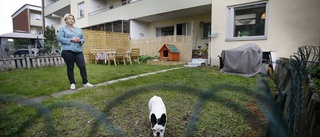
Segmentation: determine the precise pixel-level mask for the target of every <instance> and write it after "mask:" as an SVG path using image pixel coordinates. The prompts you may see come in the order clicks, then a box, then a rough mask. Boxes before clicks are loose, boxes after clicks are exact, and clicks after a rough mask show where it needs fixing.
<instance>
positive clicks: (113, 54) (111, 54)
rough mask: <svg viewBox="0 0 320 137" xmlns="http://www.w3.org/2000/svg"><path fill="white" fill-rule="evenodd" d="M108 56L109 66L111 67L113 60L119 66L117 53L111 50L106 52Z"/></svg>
mask: <svg viewBox="0 0 320 137" xmlns="http://www.w3.org/2000/svg"><path fill="white" fill-rule="evenodd" d="M106 54H107V58H108V65H109V66H110V64H111V60H113V63H114V65H115V66H117V62H116V51H114V50H109V51H107V52H106Z"/></svg>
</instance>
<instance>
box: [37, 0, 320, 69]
mask: <svg viewBox="0 0 320 137" xmlns="http://www.w3.org/2000/svg"><path fill="white" fill-rule="evenodd" d="M42 1H43V7H44V9H43V11H44V12H43V13H44V15H43V16H44V18H45V20H44V22H45V23H44V24H45V26H47V25H53V26H54V27H55V28H56V29H58V28H59V27H61V26H62V25H64V21H63V20H62V18H63V15H64V14H65V13H72V14H73V15H75V17H76V26H78V27H81V28H82V29H90V30H100V31H108V32H121V33H129V34H130V40H131V47H134V46H137V45H140V46H141V45H144V46H145V47H144V48H143V49H146V50H142V54H145V55H151V56H152V55H158V54H159V53H158V51H157V50H156V49H149V48H148V46H150V45H154V44H152V43H153V42H154V41H159V40H165V39H167V38H168V37H170V38H169V39H171V40H172V41H170V42H173V43H174V42H175V41H178V38H179V39H180V40H181V39H184V40H185V41H184V43H183V44H181V43H180V44H181V45H185V46H184V47H183V46H180V47H179V46H178V48H179V50H180V51H182V53H183V54H188V56H185V57H184V60H185V61H190V60H191V58H192V57H193V53H192V51H194V50H197V49H199V48H201V47H204V46H205V45H206V44H208V45H209V48H208V62H209V64H211V65H212V66H219V58H218V56H219V55H220V53H221V52H222V50H225V49H231V48H235V47H238V46H241V45H244V44H246V43H256V44H258V45H259V46H260V47H261V49H262V50H263V51H270V52H272V53H274V54H273V55H274V57H275V58H279V57H287V58H288V57H289V56H290V55H292V54H293V53H294V52H296V51H297V48H298V47H299V46H303V45H318V44H319V38H320V27H319V25H318V24H320V18H319V15H318V13H320V8H319V7H320V2H319V1H318V0H310V1H308V2H303V1H299V0H293V1H292V0H282V1H268V0H228V1H225V0H161V1H159V0H42ZM165 42H167V41H163V42H162V44H159V43H157V46H158V48H159V49H160V47H161V46H162V45H163V43H165ZM137 43H138V44H137ZM160 43H161V42H160ZM156 48H157V47H156ZM184 49H187V50H184Z"/></svg>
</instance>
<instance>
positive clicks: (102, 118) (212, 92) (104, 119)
mask: <svg viewBox="0 0 320 137" xmlns="http://www.w3.org/2000/svg"><path fill="white" fill-rule="evenodd" d="M152 90H170V91H172V90H173V91H177V92H184V93H188V94H192V95H195V96H197V97H199V100H198V101H197V102H196V103H195V104H194V106H193V109H192V112H191V115H190V116H189V118H188V122H187V129H186V131H188V132H187V136H194V134H195V133H196V131H197V126H196V125H197V123H198V121H199V119H200V112H201V110H202V108H203V106H204V105H205V104H206V102H208V101H212V102H216V103H219V104H221V105H225V106H228V107H229V108H231V109H232V110H233V111H235V112H237V113H238V114H241V115H243V117H246V116H245V115H247V114H249V115H252V116H254V115H253V114H251V113H250V111H249V110H247V109H246V108H244V107H243V106H241V105H240V104H239V103H237V102H236V101H233V100H230V99H227V98H222V97H220V96H217V95H216V94H217V93H219V92H222V91H223V90H230V91H234V92H245V93H247V94H250V93H251V94H252V89H248V88H245V87H243V86H235V85H231V84H219V85H212V86H211V87H209V88H208V89H206V90H200V89H197V88H193V87H188V86H185V85H174V84H171V85H168V84H153V85H147V86H145V87H141V88H135V89H131V90H129V91H128V92H126V93H124V94H122V95H120V96H119V97H117V98H115V99H114V100H112V101H111V102H110V103H108V104H106V105H105V108H104V109H103V111H102V112H101V111H99V110H98V109H96V108H95V107H93V106H91V105H89V104H85V103H81V102H76V101H65V102H55V103H52V104H50V106H48V107H46V106H45V105H42V104H40V103H36V102H32V101H30V102H28V103H27V104H26V105H27V106H30V107H33V108H34V109H36V110H37V113H36V114H35V115H33V116H32V117H30V118H29V119H27V120H25V121H24V122H23V123H22V124H21V125H20V126H19V128H18V131H16V132H14V133H12V134H11V135H13V136H20V135H21V133H23V132H24V131H25V130H26V129H28V127H29V126H30V125H31V123H32V121H35V120H36V119H37V118H41V117H42V118H44V120H45V122H46V123H45V124H46V125H45V132H46V134H47V135H50V136H51V135H53V136H54V135H56V134H57V133H56V132H55V129H54V126H53V124H52V122H51V118H50V111H51V110H53V109H57V108H65V107H72V108H76V109H79V110H84V111H86V112H88V113H90V114H91V115H92V116H93V117H95V122H94V124H92V125H91V128H90V129H91V130H90V133H89V135H90V136H96V133H97V129H98V127H99V126H100V125H103V126H105V127H106V128H107V130H108V131H110V132H111V133H112V135H113V136H124V134H123V132H122V131H121V130H119V128H117V127H116V126H115V125H114V124H113V123H112V121H111V120H110V119H108V116H107V115H106V114H107V113H108V112H109V111H110V110H111V109H112V108H113V107H116V106H117V105H120V104H121V103H122V102H123V101H124V100H126V99H128V98H130V97H132V96H135V95H138V94H142V93H145V92H150V91H152ZM22 99H25V98H24V97H18V96H14V95H1V96H0V101H4V102H16V103H17V102H19V101H20V100H22ZM261 122H263V121H261ZM249 124H252V123H249ZM251 126H252V127H254V126H255V125H251Z"/></svg>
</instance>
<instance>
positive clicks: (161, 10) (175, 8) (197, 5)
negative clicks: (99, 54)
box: [88, 0, 212, 26]
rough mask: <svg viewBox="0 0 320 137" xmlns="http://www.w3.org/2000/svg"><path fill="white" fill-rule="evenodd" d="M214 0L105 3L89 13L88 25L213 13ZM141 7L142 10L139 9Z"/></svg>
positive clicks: (142, 0) (139, 0)
mask: <svg viewBox="0 0 320 137" xmlns="http://www.w3.org/2000/svg"><path fill="white" fill-rule="evenodd" d="M211 3H212V0H174V1H172V0H161V1H159V0H135V1H133V2H131V1H130V3H126V4H123V3H121V2H119V3H116V4H112V5H103V6H104V7H105V8H103V9H97V10H96V11H92V12H90V13H89V19H88V25H89V26H91V25H96V24H101V23H102V22H104V23H105V22H112V21H116V20H130V19H136V20H141V21H144V22H155V21H160V20H168V19H174V18H181V17H186V16H194V15H201V14H208V13H211ZM137 9H140V10H137Z"/></svg>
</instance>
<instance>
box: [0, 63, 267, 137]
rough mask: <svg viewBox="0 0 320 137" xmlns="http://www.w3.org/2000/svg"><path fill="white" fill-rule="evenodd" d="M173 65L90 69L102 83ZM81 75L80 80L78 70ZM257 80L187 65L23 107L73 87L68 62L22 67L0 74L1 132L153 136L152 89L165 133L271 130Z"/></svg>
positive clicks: (253, 133) (93, 79)
mask: <svg viewBox="0 0 320 137" xmlns="http://www.w3.org/2000/svg"><path fill="white" fill-rule="evenodd" d="M173 67H181V66H161V65H147V64H141V65H132V66H130V65H129V66H128V65H127V66H124V65H120V66H106V65H102V64H88V65H87V71H88V77H89V82H90V83H92V84H97V83H101V82H106V81H109V80H114V79H119V78H123V77H128V76H133V75H137V74H143V73H147V72H154V71H158V70H163V69H169V68H173ZM75 76H76V81H77V83H81V78H80V76H79V71H78V70H76V71H75ZM256 86H257V77H252V78H246V77H242V76H235V75H226V74H222V73H221V72H220V71H219V69H218V68H216V67H200V68H185V67H182V68H181V69H175V70H171V71H168V72H164V73H158V74H154V75H148V76H144V77H139V78H137V79H132V80H128V81H121V82H118V83H113V84H109V85H105V86H98V87H94V88H88V89H84V90H82V91H80V92H78V93H75V94H70V95H64V96H62V97H59V98H49V99H48V100H45V101H43V102H41V103H39V104H32V105H29V106H22V105H19V104H17V103H16V102H15V101H17V100H19V98H24V97H28V98H30V97H36V96H40V95H50V94H52V93H55V92H59V91H63V90H67V89H68V88H69V82H68V79H67V76H66V68H65V66H63V67H45V68H35V69H29V70H18V71H16V70H15V71H10V72H5V73H2V74H0V87H1V90H0V94H1V98H0V103H1V104H0V116H1V117H0V136H75V137H76V136H132V137H138V136H141V137H146V136H152V135H151V129H150V124H149V119H148V117H149V112H148V101H149V99H150V98H151V97H152V96H153V95H158V96H161V97H162V99H163V101H164V103H165V105H166V108H167V116H168V123H167V127H166V132H165V136H169V137H180V136H182V137H183V136H191V135H193V136H199V137H200V136H201V137H205V136H226V137H230V136H239V137H243V136H246V137H248V136H264V135H265V131H266V125H267V120H266V119H265V117H264V116H263V115H262V114H261V112H260V111H259V106H258V104H257V101H256V99H255V97H254V91H253V90H254V89H255V88H256ZM78 87H80V84H78ZM5 100H6V101H5ZM10 100H12V101H10Z"/></svg>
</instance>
